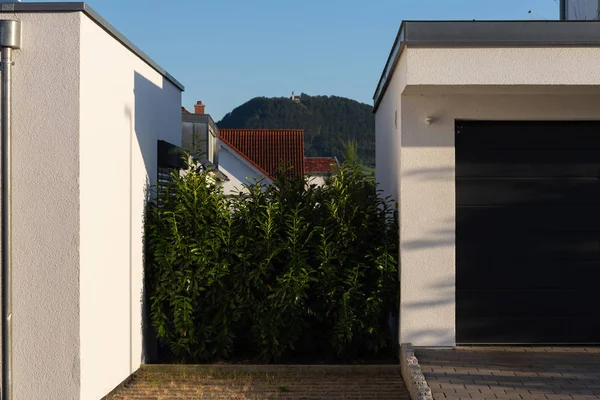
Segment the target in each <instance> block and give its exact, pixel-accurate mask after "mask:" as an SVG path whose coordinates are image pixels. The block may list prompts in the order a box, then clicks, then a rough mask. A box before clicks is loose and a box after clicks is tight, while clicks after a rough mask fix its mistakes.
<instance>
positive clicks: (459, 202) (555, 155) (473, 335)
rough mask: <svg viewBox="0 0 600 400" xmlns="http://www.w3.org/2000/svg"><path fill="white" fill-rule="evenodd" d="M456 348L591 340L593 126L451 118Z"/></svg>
mask: <svg viewBox="0 0 600 400" xmlns="http://www.w3.org/2000/svg"><path fill="white" fill-rule="evenodd" d="M455 152H456V153H455V154H456V169H455V185H456V186H455V187H456V239H455V240H456V342H457V343H459V344H484V343H490V344H493V343H515V344H516V343H538V344H542V343H544V344H593V343H600V294H599V293H598V290H597V288H598V285H599V283H600V180H599V179H600V122H590V121H577V122H573V121H571V122H557V121H545V122H539V121H513V122H507V121H457V122H456V130H455Z"/></svg>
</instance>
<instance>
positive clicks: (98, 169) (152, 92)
mask: <svg viewBox="0 0 600 400" xmlns="http://www.w3.org/2000/svg"><path fill="white" fill-rule="evenodd" d="M79 15H80V16H81V50H80V51H81V76H80V79H79V81H80V84H81V92H80V101H81V116H80V129H81V139H80V158H79V159H80V167H81V176H80V185H81V187H80V189H81V190H80V195H81V206H80V215H81V245H80V249H81V250H80V251H81V277H80V281H81V290H80V293H81V300H80V301H81V324H80V326H81V399H82V400H97V399H99V398H101V397H102V396H104V395H106V394H107V393H108V392H109V391H110V390H112V389H113V388H114V387H115V386H117V385H118V384H119V383H121V382H122V381H123V380H124V379H125V378H127V377H128V376H129V375H130V374H131V373H132V372H134V371H135V370H136V369H138V367H139V366H140V364H141V363H142V303H141V298H142V282H143V248H142V238H143V211H144V203H145V198H146V188H147V185H149V184H154V183H155V181H156V175H157V140H158V139H162V140H165V141H167V142H170V143H173V144H176V145H180V144H181V91H180V90H179V89H178V88H177V87H175V86H174V85H173V84H172V83H171V82H170V81H168V80H166V79H165V78H163V76H162V75H161V74H160V73H158V72H157V71H155V70H154V69H153V68H151V67H150V66H149V65H148V64H147V63H146V62H144V61H143V60H142V59H140V58H139V57H138V56H136V55H135V54H134V53H132V52H131V51H130V50H128V49H127V48H126V47H124V46H123V45H122V44H121V43H120V42H118V41H117V40H115V39H114V38H113V37H112V36H110V35H109V34H108V33H107V32H106V31H105V30H103V29H102V28H101V27H100V26H99V25H97V24H96V23H95V22H94V21H93V20H91V19H89V18H88V17H87V16H85V15H83V14H79Z"/></svg>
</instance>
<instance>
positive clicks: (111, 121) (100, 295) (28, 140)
mask: <svg viewBox="0 0 600 400" xmlns="http://www.w3.org/2000/svg"><path fill="white" fill-rule="evenodd" d="M0 19H17V20H19V21H21V23H22V29H23V43H22V48H21V49H20V50H15V51H14V54H15V57H14V59H15V66H14V68H13V75H12V100H13V103H12V128H13V132H12V164H13V170H12V182H13V185H12V188H13V193H12V201H13V207H12V226H13V235H12V236H13V243H12V254H13V257H12V259H13V285H12V293H13V301H12V322H13V326H12V330H13V340H12V343H13V357H12V358H13V371H12V381H13V398H14V399H15V400H18V399H63V400H98V399H100V398H102V397H103V396H105V395H106V394H108V393H109V392H110V391H111V390H112V389H114V388H115V387H116V386H117V385H119V384H120V383H121V382H122V381H123V380H125V379H126V378H127V377H129V376H130V375H131V374H132V373H133V372H134V371H136V370H137V369H138V368H139V366H140V364H141V363H142V362H144V361H145V360H146V358H145V354H144V352H143V334H142V333H143V329H144V327H145V326H146V323H145V321H144V318H143V314H144V312H143V305H142V301H141V298H142V297H143V265H144V264H143V230H144V229H143V228H144V221H143V215H144V206H145V204H146V200H147V195H148V194H147V188H148V185H152V184H155V183H156V181H157V175H158V163H159V160H158V141H159V140H162V141H165V142H168V143H171V144H173V145H176V146H180V145H181V93H182V91H183V86H182V85H181V84H180V83H179V82H178V81H177V80H176V79H175V78H173V77H172V76H171V75H170V74H169V73H167V72H166V71H165V70H164V69H162V68H161V67H160V66H159V65H158V64H156V63H155V62H154V61H152V60H151V59H150V58H148V56H147V55H145V54H144V53H143V52H142V51H141V50H140V49H138V48H137V47H136V46H135V45H134V44H133V43H131V42H130V41H129V40H127V38H125V37H124V36H123V35H122V34H121V33H119V32H118V31H117V30H116V29H115V28H114V27H112V26H111V25H110V24H108V23H107V22H106V21H105V20H104V19H103V18H102V17H100V16H99V15H98V14H97V13H96V12H95V11H94V10H93V9H91V8H90V7H89V6H88V5H86V4H85V3H18V2H13V3H3V5H2V11H0Z"/></svg>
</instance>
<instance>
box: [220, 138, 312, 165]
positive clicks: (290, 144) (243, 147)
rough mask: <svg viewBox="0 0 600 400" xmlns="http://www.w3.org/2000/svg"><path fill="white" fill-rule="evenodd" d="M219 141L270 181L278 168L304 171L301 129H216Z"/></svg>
mask: <svg viewBox="0 0 600 400" xmlns="http://www.w3.org/2000/svg"><path fill="white" fill-rule="evenodd" d="M219 139H221V140H223V141H224V142H226V143H227V144H228V145H229V146H230V147H233V148H235V149H236V150H237V151H238V152H239V153H240V154H241V155H243V156H245V158H246V159H247V160H248V161H251V162H252V163H253V164H255V165H256V166H258V167H259V168H260V169H261V170H263V171H265V172H266V173H267V175H268V176H269V177H273V176H274V175H275V174H276V172H277V170H278V169H279V168H281V167H284V168H291V171H292V172H293V173H295V174H298V173H300V174H301V173H303V171H304V131H303V130H302V129H219Z"/></svg>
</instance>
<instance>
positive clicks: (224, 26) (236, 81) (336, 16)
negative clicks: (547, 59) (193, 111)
mask: <svg viewBox="0 0 600 400" xmlns="http://www.w3.org/2000/svg"><path fill="white" fill-rule="evenodd" d="M88 4H90V5H91V6H92V7H93V8H94V9H95V10H96V11H97V12H99V13H100V15H102V16H103V17H104V18H105V19H107V20H108V21H109V22H110V23H111V24H113V25H114V26H115V27H116V28H117V29H119V30H120V31H121V32H122V33H123V34H125V36H127V37H128V38H129V39H130V40H131V41H133V42H134V43H135V44H136V45H138V47H140V48H141V49H142V50H143V51H144V52H146V53H147V54H148V55H149V56H150V57H152V58H153V59H154V60H155V61H157V62H158V63H159V64H160V65H161V66H162V67H163V68H165V69H166V70H167V71H169V72H170V73H171V74H172V75H173V76H175V77H176V78H177V79H178V80H179V81H181V82H182V83H183V84H184V85H185V87H186V91H185V92H184V94H183V105H184V106H186V107H187V108H188V109H190V108H191V107H192V105H193V104H194V103H195V101H196V100H202V101H203V102H204V103H205V104H206V105H207V108H206V111H207V112H208V113H210V114H212V116H213V118H214V119H215V120H219V119H221V118H222V117H223V115H225V114H226V113H227V112H229V111H231V110H232V109H233V108H235V107H237V106H238V105H240V104H242V103H244V102H246V101H248V100H250V99H251V98H253V97H256V96H267V97H279V96H290V95H291V92H292V90H294V91H295V92H296V93H300V92H304V93H307V94H311V95H338V96H344V97H349V98H353V99H356V100H358V101H361V102H364V103H369V104H372V96H373V92H374V91H375V86H376V84H377V81H378V79H379V76H380V74H381V71H382V70H383V67H384V64H385V61H386V58H387V56H388V53H389V51H390V48H391V46H392V44H393V41H394V38H395V36H396V33H397V31H398V27H399V25H400V22H401V21H402V20H436V19H441V20H445V19H447V20H453V19H478V20H496V19H520V20H529V19H539V20H541V19H558V16H559V6H558V1H556V0H410V1H409V0H302V1H291V0H171V1H164V0H161V1H158V0H146V1H141V0H89V1H88ZM529 10H531V13H529Z"/></svg>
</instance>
